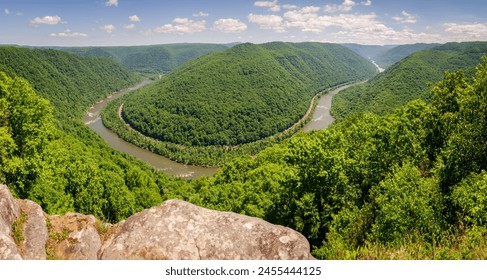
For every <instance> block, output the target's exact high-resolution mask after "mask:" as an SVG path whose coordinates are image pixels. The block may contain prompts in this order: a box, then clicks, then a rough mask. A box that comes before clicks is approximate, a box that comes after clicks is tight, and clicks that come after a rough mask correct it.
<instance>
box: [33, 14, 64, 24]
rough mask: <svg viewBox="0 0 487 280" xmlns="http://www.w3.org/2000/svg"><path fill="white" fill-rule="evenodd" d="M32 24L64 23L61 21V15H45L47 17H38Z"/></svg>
mask: <svg viewBox="0 0 487 280" xmlns="http://www.w3.org/2000/svg"><path fill="white" fill-rule="evenodd" d="M30 23H31V24H34V25H37V24H49V25H55V24H60V23H63V22H62V21H61V17H59V16H45V17H42V18H41V17H36V18H34V19H33V20H31V21H30Z"/></svg>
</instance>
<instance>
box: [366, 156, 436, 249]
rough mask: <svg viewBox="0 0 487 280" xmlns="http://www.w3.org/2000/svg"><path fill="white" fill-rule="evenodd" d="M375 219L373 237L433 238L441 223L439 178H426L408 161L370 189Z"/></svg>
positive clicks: (388, 240) (391, 239)
mask: <svg viewBox="0 0 487 280" xmlns="http://www.w3.org/2000/svg"><path fill="white" fill-rule="evenodd" d="M370 196H371V203H372V205H373V209H374V212H375V219H374V222H373V224H372V227H371V230H370V237H369V238H370V240H371V241H372V242H379V243H384V244H386V243H392V244H400V243H401V242H403V241H404V239H405V238H422V239H427V240H428V241H431V240H433V238H434V235H435V234H436V233H437V232H439V230H440V229H441V226H442V217H441V215H442V210H443V209H442V205H443V202H442V195H441V192H440V188H439V184H438V182H435V180H434V179H432V178H428V179H424V178H422V176H421V173H420V172H419V170H418V169H417V167H415V166H413V165H412V164H410V163H405V164H404V166H402V167H401V168H396V169H395V170H393V171H392V175H390V176H388V178H386V179H385V180H384V181H382V182H380V183H379V185H377V186H376V187H374V188H372V189H371V191H370Z"/></svg>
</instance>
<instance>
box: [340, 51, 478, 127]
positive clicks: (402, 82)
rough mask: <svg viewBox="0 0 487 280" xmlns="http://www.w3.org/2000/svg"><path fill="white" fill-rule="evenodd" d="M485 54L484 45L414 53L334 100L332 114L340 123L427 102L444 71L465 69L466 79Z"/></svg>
mask: <svg viewBox="0 0 487 280" xmlns="http://www.w3.org/2000/svg"><path fill="white" fill-rule="evenodd" d="M486 53H487V42H473V43H448V44H445V45H441V46H438V47H435V48H432V49H429V50H424V51H420V52H416V53H414V54H412V55H410V56H409V57H407V58H405V59H403V60H402V61H400V62H398V63H396V64H394V65H393V66H391V67H390V68H388V69H387V70H386V71H385V72H383V73H381V74H379V75H377V76H375V77H374V78H372V79H371V80H370V81H369V82H368V83H366V84H363V85H359V86H355V87H351V88H349V89H347V90H345V91H343V92H341V93H340V94H338V95H336V96H334V98H333V106H332V110H331V112H332V114H333V115H334V116H335V118H336V119H337V120H338V121H340V120H343V119H344V118H345V117H346V116H349V115H351V114H354V113H358V112H372V113H376V114H384V113H386V112H391V111H393V110H394V109H395V108H398V107H400V106H403V105H405V104H406V103H407V102H409V101H411V100H414V99H417V98H421V99H423V100H426V101H429V100H430V95H429V90H430V89H431V84H432V83H435V82H437V81H439V80H440V79H441V78H442V76H443V73H444V72H445V71H456V70H459V69H466V70H465V72H466V74H467V76H472V75H473V73H474V67H475V65H477V64H478V63H479V62H480V58H481V56H482V55H485V54H486Z"/></svg>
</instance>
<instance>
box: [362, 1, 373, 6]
mask: <svg viewBox="0 0 487 280" xmlns="http://www.w3.org/2000/svg"><path fill="white" fill-rule="evenodd" d="M360 4H362V5H364V6H372V1H371V0H367V1H365V2H361V3H360Z"/></svg>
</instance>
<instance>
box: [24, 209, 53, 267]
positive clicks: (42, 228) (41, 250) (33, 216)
mask: <svg viewBox="0 0 487 280" xmlns="http://www.w3.org/2000/svg"><path fill="white" fill-rule="evenodd" d="M17 203H18V204H19V206H20V209H21V212H22V213H24V214H25V215H26V216H27V220H26V222H25V224H24V241H22V244H20V252H21V254H22V257H23V259H24V260H45V259H46V242H47V240H48V238H49V233H48V232H47V225H46V217H45V216H44V212H43V211H42V208H41V207H40V206H39V205H38V204H37V203H35V202H33V201H30V200H20V199H18V200H17Z"/></svg>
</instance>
